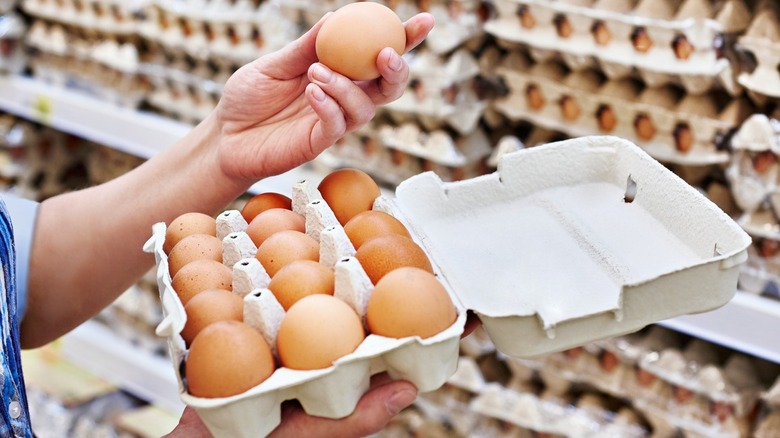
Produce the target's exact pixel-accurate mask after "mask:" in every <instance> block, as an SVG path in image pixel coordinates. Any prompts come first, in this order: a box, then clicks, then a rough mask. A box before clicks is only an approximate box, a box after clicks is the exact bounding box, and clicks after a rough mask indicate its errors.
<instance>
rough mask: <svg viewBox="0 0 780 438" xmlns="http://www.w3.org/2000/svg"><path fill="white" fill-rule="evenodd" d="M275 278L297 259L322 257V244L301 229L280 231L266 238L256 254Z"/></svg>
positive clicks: (314, 259)
mask: <svg viewBox="0 0 780 438" xmlns="http://www.w3.org/2000/svg"><path fill="white" fill-rule="evenodd" d="M255 257H256V258H257V260H259V261H260V264H261V265H263V268H265V271H266V272H267V273H268V275H269V276H270V277H271V278H272V279H273V277H274V275H276V273H277V272H279V270H280V269H282V268H283V267H284V266H285V265H287V264H288V263H290V262H293V261H295V260H313V261H315V262H316V261H319V259H320V244H319V243H318V242H317V241H316V240H314V238H312V237H311V236H308V235H306V234H304V233H302V232H300V231H294V230H284V231H279V232H278V233H275V234H273V235H271V236H270V237H268V238H267V239H265V241H264V242H263V244H262V245H260V246H259V247H258V248H257V255H256V256H255Z"/></svg>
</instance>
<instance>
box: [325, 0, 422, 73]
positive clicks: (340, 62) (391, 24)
mask: <svg viewBox="0 0 780 438" xmlns="http://www.w3.org/2000/svg"><path fill="white" fill-rule="evenodd" d="M385 47H392V49H393V50H395V51H396V53H398V54H399V55H401V54H403V52H404V49H405V48H406V30H405V29H404V25H403V23H402V22H401V19H400V18H398V15H396V13H395V12H393V10H392V9H390V8H388V7H387V6H384V5H382V4H379V3H375V2H356V3H350V4H347V5H345V6H342V7H341V8H339V9H338V10H336V12H334V13H333V15H331V16H330V17H328V18H327V19H326V20H325V22H324V23H323V24H322V27H321V28H320V31H319V33H318V34H317V41H316V43H315V50H316V52H317V58H319V60H320V62H322V63H323V64H325V65H327V66H328V67H329V68H331V69H332V70H334V71H336V72H338V73H341V74H343V75H344V76H347V77H348V78H350V79H353V80H356V81H360V80H370V79H376V78H378V77H379V70H377V68H376V58H377V56H379V52H380V51H382V49H384V48H385Z"/></svg>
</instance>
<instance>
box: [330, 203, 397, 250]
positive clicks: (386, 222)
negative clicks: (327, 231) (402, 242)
mask: <svg viewBox="0 0 780 438" xmlns="http://www.w3.org/2000/svg"><path fill="white" fill-rule="evenodd" d="M344 232H345V233H347V237H349V241H350V242H352V245H353V246H354V247H355V249H359V248H360V246H361V245H363V243H364V242H365V241H367V240H368V239H371V238H372V237H377V236H384V235H387V234H400V235H401V236H406V237H408V238H410V239H411V238H412V236H411V235H410V234H409V230H407V229H406V227H405V226H404V224H403V223H401V221H399V220H398V219H396V218H395V217H393V216H392V215H390V214H388V213H385V212H383V211H378V210H368V211H364V212H361V213H358V214H357V215H355V216H354V217H353V218H352V219H350V220H349V222H347V223H346V224H345V225H344Z"/></svg>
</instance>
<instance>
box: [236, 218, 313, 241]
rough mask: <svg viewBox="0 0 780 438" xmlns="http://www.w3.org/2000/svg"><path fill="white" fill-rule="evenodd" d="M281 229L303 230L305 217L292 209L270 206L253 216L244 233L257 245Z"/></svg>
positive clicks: (304, 229) (304, 228)
mask: <svg viewBox="0 0 780 438" xmlns="http://www.w3.org/2000/svg"><path fill="white" fill-rule="evenodd" d="M283 230H295V231H300V232H301V233H303V232H305V231H306V218H305V217H303V215H302V214H299V213H296V212H294V211H292V210H287V209H284V208H271V209H268V210H266V211H264V212H262V213H260V214H258V215H257V216H255V218H254V219H252V222H250V223H249V226H247V228H246V233H247V234H248V235H249V238H250V239H252V242H254V244H255V246H258V247H259V246H260V245H261V244H262V243H263V242H265V239H267V238H268V237H269V236H270V235H271V234H274V233H276V232H278V231H283Z"/></svg>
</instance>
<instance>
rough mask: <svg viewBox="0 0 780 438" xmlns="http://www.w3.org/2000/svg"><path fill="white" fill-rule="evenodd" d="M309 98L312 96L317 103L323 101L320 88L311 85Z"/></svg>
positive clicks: (323, 96) (323, 97) (323, 95)
mask: <svg viewBox="0 0 780 438" xmlns="http://www.w3.org/2000/svg"><path fill="white" fill-rule="evenodd" d="M311 96H312V97H313V98H314V99H316V100H318V101H320V102H322V101H323V100H325V92H324V91H322V88H320V87H318V86H316V85H313V86H312V87H311Z"/></svg>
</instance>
